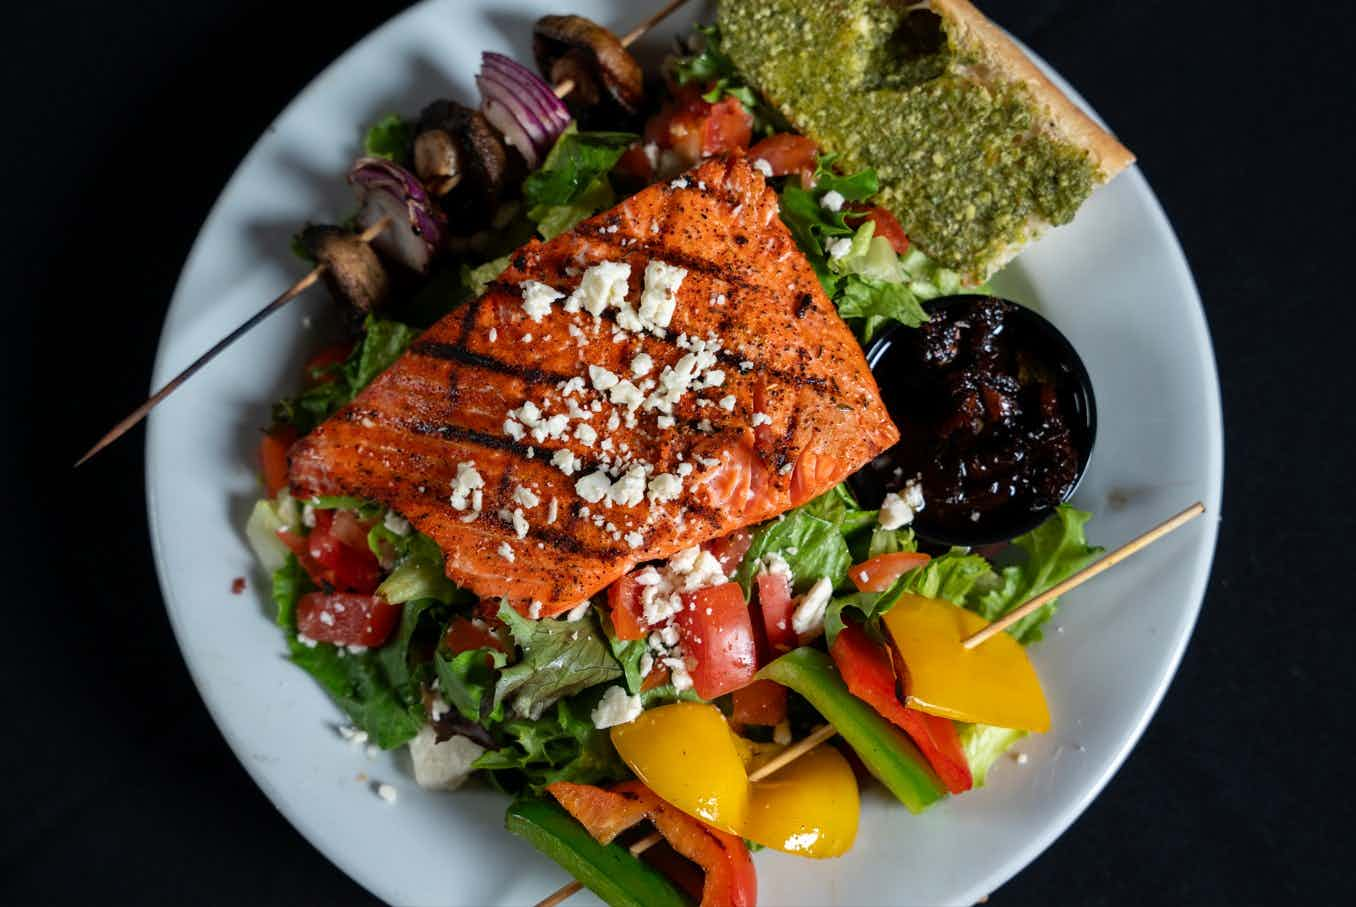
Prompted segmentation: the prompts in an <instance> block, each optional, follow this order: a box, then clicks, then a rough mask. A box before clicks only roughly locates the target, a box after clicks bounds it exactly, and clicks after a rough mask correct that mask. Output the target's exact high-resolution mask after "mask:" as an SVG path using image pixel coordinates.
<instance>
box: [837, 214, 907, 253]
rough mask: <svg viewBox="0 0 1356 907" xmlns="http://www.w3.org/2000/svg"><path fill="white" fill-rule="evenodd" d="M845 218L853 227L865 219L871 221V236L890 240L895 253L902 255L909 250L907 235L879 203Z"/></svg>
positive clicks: (859, 224)
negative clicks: (873, 228) (873, 227)
mask: <svg viewBox="0 0 1356 907" xmlns="http://www.w3.org/2000/svg"><path fill="white" fill-rule="evenodd" d="M845 220H846V221H847V223H848V224H850V225H851V226H854V227H859V226H861V225H862V224H863V223H865V222H866V221H868V220H869V221H873V222H874V223H875V225H876V230H875V232H874V233H873V234H872V235H873V236H880V237H884V238H885V239H887V240H889V241H890V247H891V248H893V249H894V250H895V254H897V255H903V254H904V253H905V252H907V251H909V237H908V234H906V233H905V232H904V228H903V227H901V226H900V224H899V221H898V220H896V219H895V216H894V215H893V214H891V213H890V212H889V211H888V210H886V209H885V208H882V207H881V206H880V205H873V206H872V207H870V208H866V209H865V210H859V211H854V212H851V213H849V214H848V215H847V216H846V218H845Z"/></svg>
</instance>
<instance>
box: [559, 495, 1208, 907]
mask: <svg viewBox="0 0 1356 907" xmlns="http://www.w3.org/2000/svg"><path fill="white" fill-rule="evenodd" d="M1204 512H1205V505H1204V504H1202V503H1201V502H1200V501H1197V502H1196V503H1194V504H1192V505H1191V506H1190V507H1188V508H1186V509H1185V510H1183V511H1182V512H1180V513H1178V514H1176V515H1175V516H1173V517H1171V518H1169V519H1167V520H1165V521H1163V522H1162V523H1159V524H1158V525H1157V526H1155V527H1153V528H1152V529H1150V530H1148V531H1147V532H1145V533H1143V534H1141V535H1138V536H1136V537H1135V538H1133V539H1131V540H1130V541H1128V542H1126V543H1125V544H1124V545H1122V546H1121V547H1119V548H1117V549H1116V550H1115V551H1113V552H1111V553H1110V554H1108V555H1107V556H1106V557H1104V558H1102V559H1101V560H1099V561H1097V562H1096V563H1094V564H1091V565H1089V566H1087V567H1085V568H1083V569H1082V570H1080V571H1078V572H1077V573H1075V574H1074V575H1073V576H1071V577H1069V578H1068V579H1066V580H1065V581H1064V582H1062V583H1058V584H1057V585H1055V586H1053V587H1051V588H1050V589H1048V590H1047V591H1045V592H1043V593H1041V594H1040V595H1037V596H1035V597H1034V598H1032V599H1031V600H1030V601H1028V602H1026V603H1024V604H1023V605H1021V606H1020V607H1017V608H1014V609H1013V610H1012V611H1010V612H1009V613H1008V614H1007V615H1006V616H1004V617H1003V618H1001V619H999V620H996V621H994V622H993V623H991V624H989V625H988V626H987V627H985V628H984V629H983V630H981V631H979V632H978V633H975V634H973V635H972V636H970V637H968V638H967V639H965V640H963V641H962V643H961V644H962V645H963V646H964V647H965V648H966V649H973V648H975V647H976V646H978V645H980V644H981V643H983V642H984V641H985V640H988V639H990V638H992V637H993V636H994V635H996V634H998V633H1000V632H1002V631H1003V630H1005V629H1006V628H1007V627H1009V626H1011V625H1012V624H1014V623H1016V622H1017V621H1019V620H1021V619H1022V618H1023V617H1025V616H1026V615H1028V614H1030V613H1031V612H1033V611H1035V610H1036V609H1037V608H1040V607H1041V606H1042V605H1045V604H1046V603H1048V602H1049V601H1051V600H1053V599H1055V598H1057V597H1059V596H1061V595H1064V594H1065V593H1067V592H1070V591H1072V590H1073V589H1075V588H1076V587H1078V586H1081V585H1082V584H1083V583H1085V582H1087V581H1088V580H1090V579H1092V578H1093V577H1094V576H1097V575H1098V574H1100V573H1103V572H1105V571H1106V570H1109V569H1110V568H1112V567H1114V566H1116V565H1117V564H1119V563H1120V562H1121V561H1123V560H1125V559H1126V558H1128V557H1130V555H1132V554H1134V553H1136V552H1137V551H1140V550H1142V549H1144V548H1147V547H1148V546H1149V545H1152V544H1153V543H1154V542H1156V541H1158V540H1159V539H1161V538H1163V537H1164V536H1165V535H1167V534H1169V533H1170V532H1172V531H1174V530H1176V529H1178V528H1180V527H1181V526H1183V525H1185V524H1186V523H1188V522H1190V521H1191V520H1193V519H1195V518H1196V517H1198V516H1200V515H1201V514H1202V513H1204ZM836 733H837V731H836V730H835V729H834V727H833V725H831V724H824V725H820V726H819V727H818V728H816V729H815V730H814V731H813V732H812V733H810V734H809V735H808V736H806V737H805V738H804V739H802V740H801V741H800V742H798V743H796V744H795V745H793V746H790V747H788V748H787V749H786V750H784V751H782V752H781V753H779V754H778V755H777V757H776V758H774V759H772V760H770V761H769V762H768V763H767V764H765V765H763V766H762V767H760V768H759V769H758V770H756V771H754V772H751V773H750V774H749V780H750V781H761V780H762V779H763V778H766V777H768V776H769V775H771V774H773V773H774V772H776V771H777V770H778V769H780V768H782V767H783V766H785V765H787V764H788V763H790V762H793V761H795V760H796V759H799V758H800V757H801V756H803V755H805V754H806V753H808V752H810V751H811V750H813V749H814V748H815V747H816V746H818V745H819V744H821V743H823V742H824V741H826V740H828V739H829V738H830V737H832V736H834V735H835V734H836ZM660 840H661V838H660V836H659V834H658V833H653V834H650V835H647V836H646V837H644V838H641V839H640V840H639V841H637V842H636V843H634V844H632V845H631V847H630V851H631V853H632V854H633V855H636V854H640V853H643V852H644V851H646V850H648V849H649V848H651V847H653V846H654V845H655V844H657V843H659V841H660ZM583 887H584V886H583V885H582V884H581V883H580V882H578V881H577V880H576V881H572V882H570V883H569V884H567V885H563V886H561V887H560V888H559V889H558V890H556V891H555V892H553V893H552V894H551V895H549V896H548V897H546V898H544V899H542V900H541V901H538V902H537V904H536V905H535V907H555V905H557V904H560V903H561V902H563V901H565V900H566V899H567V898H569V897H570V896H572V895H574V894H575V893H576V892H578V891H580V890H581V889H582V888H583Z"/></svg>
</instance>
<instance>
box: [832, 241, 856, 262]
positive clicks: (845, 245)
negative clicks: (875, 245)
mask: <svg viewBox="0 0 1356 907" xmlns="http://www.w3.org/2000/svg"><path fill="white" fill-rule="evenodd" d="M851 251H852V240H851V239H849V238H848V237H846V236H840V237H839V238H838V239H835V240H834V241H833V242H831V243H829V247H828V253H829V258H830V260H832V261H837V260H838V259H840V258H844V257H846V256H847V254H848V253H849V252H851Z"/></svg>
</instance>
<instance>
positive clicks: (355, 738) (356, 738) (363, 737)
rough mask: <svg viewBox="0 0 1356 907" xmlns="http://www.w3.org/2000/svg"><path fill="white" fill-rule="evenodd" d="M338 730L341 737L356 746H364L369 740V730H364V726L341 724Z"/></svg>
mask: <svg viewBox="0 0 1356 907" xmlns="http://www.w3.org/2000/svg"><path fill="white" fill-rule="evenodd" d="M336 730H337V731H338V732H339V736H340V737H343V738H344V739H345V740H347V741H348V742H349V743H351V744H353V745H354V746H362V745H363V744H364V743H366V742H367V731H364V730H363V729H362V728H357V727H354V726H353V725H351V724H341V725H339V727H338V728H336Z"/></svg>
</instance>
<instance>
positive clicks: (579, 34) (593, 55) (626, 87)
mask: <svg viewBox="0 0 1356 907" xmlns="http://www.w3.org/2000/svg"><path fill="white" fill-rule="evenodd" d="M532 56H533V57H534V58H536V61H537V69H538V70H539V71H540V72H541V74H542V76H544V77H545V78H546V80H547V81H548V82H550V83H552V84H554V85H559V84H561V83H562V82H565V81H567V80H568V81H570V82H572V83H573V84H574V89H573V90H572V91H571V92H570V93H569V95H568V96H567V103H568V104H569V107H570V110H571V112H572V113H574V114H575V116H576V117H578V118H579V119H580V120H581V121H588V120H592V119H598V118H599V115H600V114H603V115H605V114H621V115H623V116H632V115H634V114H635V113H637V112H638V111H639V110H640V108H641V106H642V105H643V104H644V102H645V74H644V73H643V72H642V71H641V68H640V64H639V63H637V62H636V59H635V57H633V56H631V54H630V53H629V52H628V51H627V50H626V48H625V47H624V46H623V45H622V43H621V41H619V40H618V39H617V36H616V35H614V34H612V32H610V31H608V30H607V29H606V28H603V27H602V26H601V25H599V24H598V23H597V22H594V21H592V20H590V19H585V18H584V17H583V16H542V17H541V18H540V19H538V20H537V24H536V26H535V27H534V28H533V29H532Z"/></svg>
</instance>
